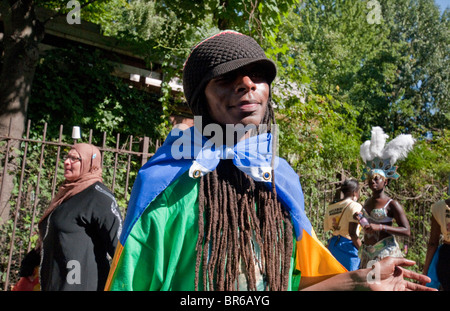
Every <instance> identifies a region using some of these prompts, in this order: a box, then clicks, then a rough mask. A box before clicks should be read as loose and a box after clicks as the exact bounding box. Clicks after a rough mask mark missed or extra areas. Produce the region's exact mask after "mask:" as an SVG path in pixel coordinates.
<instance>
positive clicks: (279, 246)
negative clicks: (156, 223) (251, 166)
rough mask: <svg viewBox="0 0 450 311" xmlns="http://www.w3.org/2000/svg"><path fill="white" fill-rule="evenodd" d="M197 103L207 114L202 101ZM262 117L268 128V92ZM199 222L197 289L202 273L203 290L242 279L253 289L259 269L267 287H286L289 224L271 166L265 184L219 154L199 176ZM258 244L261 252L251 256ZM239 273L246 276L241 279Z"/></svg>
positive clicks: (230, 287) (231, 285)
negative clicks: (216, 161)
mask: <svg viewBox="0 0 450 311" xmlns="http://www.w3.org/2000/svg"><path fill="white" fill-rule="evenodd" d="M197 107H203V109H202V108H199V110H200V111H198V112H199V114H200V115H202V116H203V117H204V120H205V119H206V120H210V117H209V116H208V112H207V109H206V108H205V105H198V106H197ZM261 123H262V124H266V125H267V128H268V130H269V131H272V128H271V123H272V124H275V117H274V111H273V107H272V103H271V99H270V98H269V101H268V104H267V109H266V112H265V115H264V118H263V120H262V122H261ZM204 126H206V124H204ZM272 134H273V133H272ZM274 136H275V135H274ZM273 145H275V144H273ZM198 225H199V235H198V240H197V246H196V251H197V257H196V267H195V272H196V277H195V289H196V290H198V289H199V288H198V287H199V282H200V278H202V280H203V290H236V289H238V288H239V285H240V282H242V281H244V283H245V282H246V283H247V289H248V290H256V289H257V281H258V280H257V272H258V270H259V272H260V273H261V275H263V276H264V284H267V286H266V289H269V290H274V291H276V290H286V289H287V288H288V283H289V268H290V259H291V255H292V250H293V231H292V230H293V229H292V223H291V219H290V215H289V212H288V211H286V210H285V208H284V207H283V206H282V205H281V203H280V202H279V201H278V200H277V197H276V191H275V179H274V171H273V170H272V189H269V188H268V187H267V186H266V185H264V183H262V182H255V181H254V180H253V179H252V178H251V177H249V176H248V175H246V174H245V173H243V172H242V171H240V170H239V169H237V168H236V167H235V166H234V164H233V163H232V161H231V160H221V161H220V163H219V165H218V166H217V168H216V170H214V171H213V172H211V173H209V174H207V175H205V176H203V177H201V178H200V186H199V218H198ZM255 243H256V244H257V245H255ZM258 248H259V250H260V255H261V256H260V258H256V256H255V254H256V251H257V249H258ZM200 271H202V275H200ZM240 273H244V274H245V276H246V280H242V279H239V275H240Z"/></svg>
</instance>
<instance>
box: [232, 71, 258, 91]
mask: <svg viewBox="0 0 450 311" xmlns="http://www.w3.org/2000/svg"><path fill="white" fill-rule="evenodd" d="M235 89H236V92H237V93H239V92H243V91H245V92H248V91H250V90H255V89H256V84H255V82H253V80H252V78H251V77H250V76H249V75H239V76H238V77H237V81H236V88H235Z"/></svg>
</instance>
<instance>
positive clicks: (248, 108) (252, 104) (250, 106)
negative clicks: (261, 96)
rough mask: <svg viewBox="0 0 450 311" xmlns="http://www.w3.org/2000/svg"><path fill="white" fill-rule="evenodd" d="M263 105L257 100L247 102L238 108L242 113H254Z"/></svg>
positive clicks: (241, 103)
mask: <svg viewBox="0 0 450 311" xmlns="http://www.w3.org/2000/svg"><path fill="white" fill-rule="evenodd" d="M260 105H261V104H260V103H259V102H258V101H256V100H245V101H242V102H240V103H239V104H238V105H237V108H239V110H241V111H245V112H252V111H255V110H256V109H258V108H259V106H260Z"/></svg>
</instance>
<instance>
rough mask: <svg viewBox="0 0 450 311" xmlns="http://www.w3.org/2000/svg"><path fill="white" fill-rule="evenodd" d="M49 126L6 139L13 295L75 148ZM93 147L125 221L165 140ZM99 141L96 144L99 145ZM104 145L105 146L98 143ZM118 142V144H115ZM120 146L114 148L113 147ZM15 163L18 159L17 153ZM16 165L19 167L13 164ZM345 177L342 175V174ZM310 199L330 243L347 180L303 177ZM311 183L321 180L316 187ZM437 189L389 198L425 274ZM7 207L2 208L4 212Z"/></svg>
mask: <svg viewBox="0 0 450 311" xmlns="http://www.w3.org/2000/svg"><path fill="white" fill-rule="evenodd" d="M46 129H47V126H46V125H44V128H43V132H42V135H41V137H37V138H36V137H30V122H28V125H27V129H26V135H25V137H24V138H13V137H9V136H0V147H4V148H2V150H5V152H3V153H0V174H2V179H1V180H2V182H1V185H0V190H1V191H0V202H2V201H4V198H1V196H2V195H4V194H3V192H4V191H3V190H4V182H3V180H4V176H5V174H9V175H11V176H13V179H14V181H13V184H14V189H13V190H12V195H11V197H9V198H8V202H9V204H10V212H9V215H10V219H9V220H8V221H6V222H4V224H3V225H2V226H1V227H0V229H1V230H0V288H3V289H4V290H9V289H10V288H11V284H15V282H16V281H17V279H18V271H19V267H20V262H21V260H22V258H23V256H24V255H25V254H26V253H27V252H28V251H29V250H30V249H31V247H32V245H33V244H34V242H35V241H36V240H37V235H36V231H37V230H36V221H35V220H36V219H39V216H40V214H41V212H43V210H44V209H45V208H46V207H47V206H48V204H49V203H50V201H51V198H53V196H54V195H55V192H56V190H57V188H58V185H59V183H60V182H62V180H63V167H62V160H61V159H62V157H63V156H64V155H65V154H66V153H67V152H68V151H69V149H70V146H71V145H72V144H73V143H74V140H73V139H72V138H70V137H69V138H66V141H63V140H64V136H63V135H62V132H63V127H62V126H61V127H60V132H59V137H58V138H56V139H48V138H47V130H46ZM83 142H88V143H93V144H95V145H97V147H98V148H99V149H100V151H101V152H102V160H103V164H102V165H103V167H102V168H103V178H104V183H105V185H106V186H108V187H109V188H110V189H111V190H112V191H113V192H114V194H115V196H116V199H117V201H118V204H119V206H120V208H121V211H122V215H123V216H125V213H126V210H125V209H126V206H127V204H128V199H129V194H130V192H131V188H132V185H133V182H134V179H135V176H136V174H137V172H138V170H139V168H140V167H141V166H142V165H143V164H144V163H145V162H146V161H147V160H148V159H149V158H150V157H151V156H152V155H153V154H154V152H155V151H156V149H157V148H158V147H159V141H157V140H152V139H150V138H148V137H133V136H127V137H125V138H124V139H121V137H120V134H117V136H116V137H115V138H111V137H109V138H108V137H107V136H106V133H103V136H102V137H101V138H98V137H93V131H92V130H89V134H88V137H87V139H86V140H83ZM94 142H96V143H94ZM98 142H100V143H98ZM114 142H115V143H114ZM108 144H109V145H111V144H115V145H114V146H113V147H110V146H109V145H108ZM13 153H15V155H16V156H15V158H14V160H12V158H13V157H12V156H11V155H12V154H13ZM13 161H14V163H13ZM336 173H338V174H339V173H342V172H336ZM300 179H301V181H302V186H303V192H304V196H305V210H306V213H307V215H308V217H309V219H310V221H311V223H312V225H313V227H314V229H315V231H316V233H317V235H318V237H319V239H320V240H322V241H324V242H325V241H326V240H327V238H328V237H329V233H328V234H327V233H326V232H324V231H323V217H324V213H325V210H326V207H327V205H328V204H329V203H330V202H331V201H333V199H335V198H336V197H337V195H338V194H339V185H340V182H341V180H339V179H337V178H336V179H335V180H327V179H325V178H322V179H320V178H317V176H310V177H308V176H300ZM311 180H316V181H315V182H311ZM361 192H362V193H361V201H360V202H361V203H362V202H363V201H364V200H365V198H367V197H368V196H370V193H369V191H368V189H367V186H366V185H362V189H361ZM441 192H442V191H441V189H439V187H438V186H436V185H429V186H428V188H426V189H423V190H421V191H420V193H419V194H418V195H414V196H409V197H406V196H405V195H403V196H402V195H401V194H398V193H393V192H388V194H389V196H391V197H392V198H394V199H396V200H398V201H399V202H400V204H402V206H403V207H404V209H405V210H406V211H407V213H408V215H409V216H408V218H409V221H410V225H411V237H409V238H407V239H404V240H401V241H400V242H401V244H402V245H403V244H404V245H405V246H406V245H407V246H409V250H410V254H409V255H408V257H410V258H413V259H418V258H419V259H420V258H421V259H420V261H419V262H418V266H417V267H416V271H420V270H421V269H422V264H423V262H422V261H423V259H424V257H425V254H424V252H426V242H427V240H428V235H429V228H430V216H431V213H430V206H431V204H432V203H434V202H435V201H436V200H437V199H438V198H439V193H441ZM1 208H3V206H0V213H1Z"/></svg>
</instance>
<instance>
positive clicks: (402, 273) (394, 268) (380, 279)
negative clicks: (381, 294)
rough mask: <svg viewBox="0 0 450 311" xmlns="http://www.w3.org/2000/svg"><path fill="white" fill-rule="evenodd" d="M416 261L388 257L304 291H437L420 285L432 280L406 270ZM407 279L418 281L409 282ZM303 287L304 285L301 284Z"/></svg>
mask: <svg viewBox="0 0 450 311" xmlns="http://www.w3.org/2000/svg"><path fill="white" fill-rule="evenodd" d="M414 264H415V262H414V261H411V260H407V259H404V258H394V257H387V258H385V259H383V260H381V261H380V262H377V263H376V264H375V265H374V266H373V267H372V268H368V269H360V270H356V271H351V272H347V273H342V274H339V275H336V276H333V277H331V278H329V279H326V280H324V281H321V282H319V283H316V284H314V285H311V286H309V287H306V288H304V290H316V291H327V290H332V291H334V290H336V291H338V290H340V291H351V290H373V291H409V290H415V291H430V290H435V289H433V288H429V287H426V286H423V285H420V284H423V283H429V282H430V279H429V278H428V277H427V276H425V275H422V274H419V273H416V272H413V271H410V270H407V269H404V268H403V266H413V265H414ZM405 278H408V279H411V280H412V281H417V282H419V284H418V283H415V282H412V281H408V280H406V279H405ZM301 285H302V284H301Z"/></svg>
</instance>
